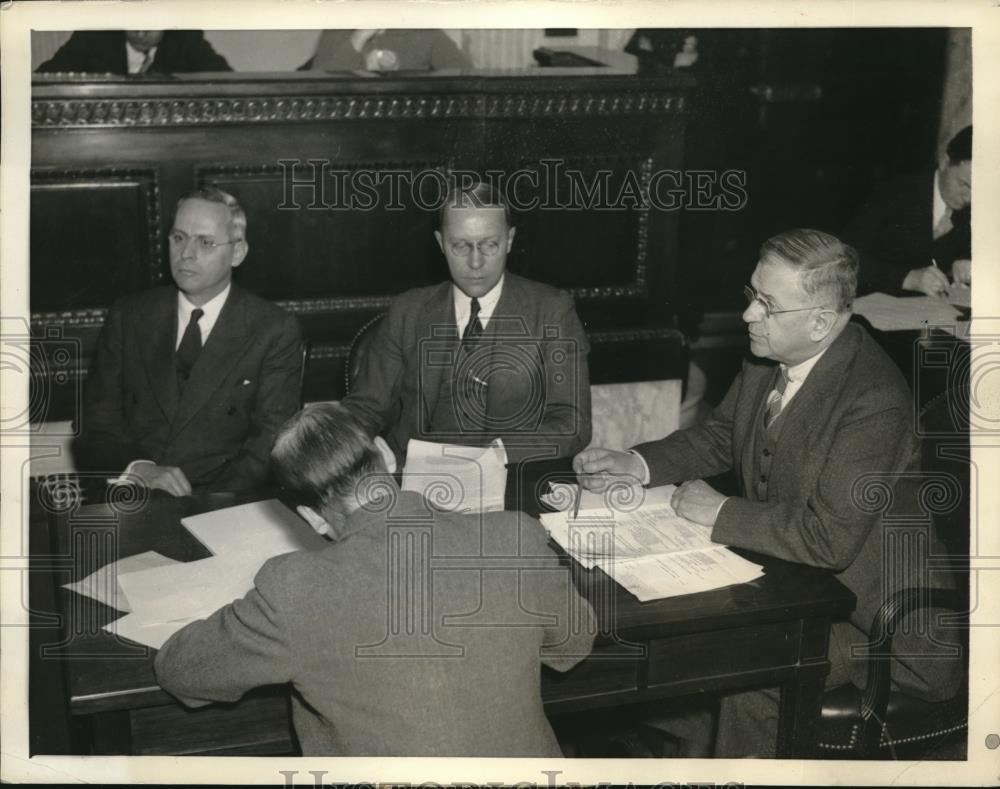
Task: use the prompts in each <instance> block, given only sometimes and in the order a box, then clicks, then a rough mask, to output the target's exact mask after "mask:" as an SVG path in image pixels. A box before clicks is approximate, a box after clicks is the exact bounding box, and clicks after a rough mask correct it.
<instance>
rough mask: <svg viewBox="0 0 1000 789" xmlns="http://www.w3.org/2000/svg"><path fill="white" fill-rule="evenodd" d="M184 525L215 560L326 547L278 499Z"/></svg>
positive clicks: (194, 519) (184, 521) (207, 515)
mask: <svg viewBox="0 0 1000 789" xmlns="http://www.w3.org/2000/svg"><path fill="white" fill-rule="evenodd" d="M181 523H182V524H184V528H186V529H187V530H188V531H189V532H191V534H193V535H194V536H195V538H196V539H197V540H198V541H199V542H200V543H201V544H202V545H204V546H205V547H206V548H208V550H210V551H211V552H212V554H213V555H215V556H226V557H235V556H244V555H251V556H256V557H263V558H264V559H269V558H270V557H272V556H280V555H281V554H283V553H291V552H292V551H300V550H310V549H313V548H316V547H319V546H321V545H323V544H324V540H323V538H322V537H320V536H319V535H318V534H316V532H315V531H313V530H312V528H311V527H310V526H309V525H308V524H307V523H306V522H305V521H304V520H302V518H300V517H299V516H298V515H297V514H296V513H294V512H292V511H291V510H290V509H288V507H286V506H285V505H284V504H282V503H281V502H280V501H278V500H277V499H268V500H267V501H255V502H253V503H252V504H241V505H240V506H238V507H228V508H227V509H224V510H213V511H212V512H205V513H203V514H201V515H192V516H190V517H188V518H181ZM260 564H263V561H261V562H260ZM258 567H259V564H258Z"/></svg>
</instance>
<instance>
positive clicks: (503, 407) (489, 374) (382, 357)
mask: <svg viewBox="0 0 1000 789" xmlns="http://www.w3.org/2000/svg"><path fill="white" fill-rule="evenodd" d="M457 346H458V329H457V327H456V325H455V309H454V302H453V299H452V283H451V282H450V281H449V282H443V283H441V284H440V285H434V286H431V287H427V288H417V289H414V290H410V291H407V292H406V293H404V294H402V295H401V296H399V297H398V298H396V300H395V301H393V303H392V306H391V307H390V308H389V313H388V315H387V316H386V318H385V319H384V320H383V321H382V322H381V324H380V325H379V326H378V328H377V330H376V334H375V337H374V338H373V341H372V344H371V346H370V350H369V352H368V353H367V354H366V356H365V358H364V360H363V361H362V364H361V370H360V374H359V376H358V380H357V381H356V382H355V384H354V386H353V387H352V389H351V392H350V394H349V395H348V396H347V397H346V398H345V399H344V405H345V406H346V407H348V408H349V409H351V411H352V412H354V413H355V414H356V415H357V416H358V417H359V418H360V419H362V420H363V421H364V422H365V423H367V424H368V426H369V427H370V429H372V430H373V431H374V432H377V433H384V434H385V436H386V439H387V441H388V442H389V444H390V446H392V448H393V450H394V451H395V452H396V455H397V457H400V458H401V457H403V456H404V455H405V453H406V445H407V442H408V441H409V440H410V439H411V438H418V439H422V440H425V441H443V442H453V443H464V444H472V445H476V444H487V443H489V442H490V441H491V440H492V439H493V438H496V437H500V438H502V439H503V441H504V444H505V446H506V448H507V456H508V458H509V459H510V460H511V461H519V460H524V459H526V458H528V457H538V458H544V457H567V456H570V455H573V454H575V453H576V452H579V451H580V450H581V449H583V448H584V447H585V446H587V444H588V443H590V430H591V428H590V375H589V372H588V369H587V354H588V352H589V350H590V345H589V343H588V341H587V335H586V334H585V333H584V330H583V326H582V325H581V324H580V319H579V318H578V317H577V315H576V310H575V309H574V306H573V300H572V299H571V298H570V297H569V295H567V294H566V293H564V292H563V291H560V290H557V289H555V288H552V287H549V286H548V285H543V284H541V283H539V282H533V281H531V280H528V279H524V278H523V277H519V276H517V275H516V274H512V273H511V272H509V271H508V272H507V273H506V274H504V284H503V291H502V292H501V295H500V300H499V301H498V302H497V306H496V309H495V310H494V312H493V315H492V317H491V318H490V320H489V322H488V323H487V325H486V327H485V332H484V334H483V336H482V338H481V339H480V341H479V343H477V350H476V351H474V352H473V356H472V357H471V358H472V362H473V363H472V364H471V368H472V369H474V371H475V372H476V373H477V376H478V377H479V378H480V379H481V380H483V381H486V382H487V383H488V386H486V387H485V388H486V392H485V394H484V404H483V409H484V413H485V415H486V416H485V419H484V420H483V423H481V424H469V425H468V427H466V426H465V425H461V427H462V431H461V433H460V434H458V435H443V434H442V433H440V432H437V431H435V430H434V429H433V426H432V425H431V417H432V415H433V414H434V409H435V406H436V405H437V402H438V397H439V394H440V391H441V387H442V383H443V379H444V376H445V374H446V370H447V369H448V367H447V365H446V363H445V362H447V361H448V360H453V359H456V358H457V350H458V348H457ZM484 424H485V425H486V426H485V427H484V426H483V425H484Z"/></svg>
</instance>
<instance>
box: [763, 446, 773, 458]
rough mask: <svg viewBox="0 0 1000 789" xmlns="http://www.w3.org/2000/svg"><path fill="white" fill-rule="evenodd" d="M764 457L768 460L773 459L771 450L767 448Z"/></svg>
mask: <svg viewBox="0 0 1000 789" xmlns="http://www.w3.org/2000/svg"><path fill="white" fill-rule="evenodd" d="M764 457H766V458H769V457H771V450H770V449H768V448H767V447H765V448H764Z"/></svg>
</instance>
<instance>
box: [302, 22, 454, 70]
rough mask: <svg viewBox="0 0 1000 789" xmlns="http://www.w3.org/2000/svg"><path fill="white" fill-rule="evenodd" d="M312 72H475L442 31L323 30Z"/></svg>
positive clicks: (309, 65)
mask: <svg viewBox="0 0 1000 789" xmlns="http://www.w3.org/2000/svg"><path fill="white" fill-rule="evenodd" d="M302 68H303V69H304V70H311V71H357V70H366V71H431V70H435V69H468V68H472V63H471V62H470V61H469V58H468V57H467V56H466V55H465V53H464V52H462V50H461V49H459V48H458V47H457V46H456V45H455V42H454V41H452V40H451V39H450V38H448V36H447V34H445V33H444V32H443V31H441V30H401V29H400V30H384V29H383V30H324V31H323V35H321V36H320V38H319V42H318V43H317V44H316V54H315V55H313V57H312V58H311V59H310V60H309V61H308V62H307V63H306V64H305V65H304V66H302Z"/></svg>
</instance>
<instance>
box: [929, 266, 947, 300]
mask: <svg viewBox="0 0 1000 789" xmlns="http://www.w3.org/2000/svg"><path fill="white" fill-rule="evenodd" d="M931 265H932V266H934V268H936V269H937V270H938V271H940V270H941V267H940V266H939V265H938V264H937V258H931ZM936 295H938V296H947V295H948V290H947V288H945V289H942V290H939V291H938V292H937V294H936Z"/></svg>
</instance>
